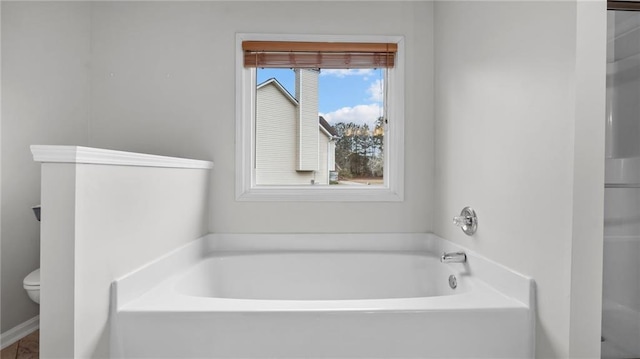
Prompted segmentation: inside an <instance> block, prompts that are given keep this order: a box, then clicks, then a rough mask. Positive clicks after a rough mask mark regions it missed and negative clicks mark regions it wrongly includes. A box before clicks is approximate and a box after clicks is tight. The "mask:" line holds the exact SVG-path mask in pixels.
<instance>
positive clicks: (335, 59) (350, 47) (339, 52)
mask: <svg viewBox="0 0 640 359" xmlns="http://www.w3.org/2000/svg"><path fill="white" fill-rule="evenodd" d="M242 50H243V51H244V66H245V67H272V68H322V69H363V68H386V67H393V66H394V64H395V59H396V53H397V52H398V44H395V43H362V42H292V41H243V42H242Z"/></svg>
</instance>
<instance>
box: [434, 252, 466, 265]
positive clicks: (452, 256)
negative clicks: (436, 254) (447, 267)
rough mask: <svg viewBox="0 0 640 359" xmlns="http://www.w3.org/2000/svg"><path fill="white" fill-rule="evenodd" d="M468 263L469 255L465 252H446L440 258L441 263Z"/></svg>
mask: <svg viewBox="0 0 640 359" xmlns="http://www.w3.org/2000/svg"><path fill="white" fill-rule="evenodd" d="M466 261H467V255H466V254H465V253H464V252H450V253H446V252H445V253H442V257H440V262H442V263H465V262H466Z"/></svg>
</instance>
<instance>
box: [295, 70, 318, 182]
mask: <svg viewBox="0 0 640 359" xmlns="http://www.w3.org/2000/svg"><path fill="white" fill-rule="evenodd" d="M318 74H319V73H318V71H315V70H305V69H302V70H301V69H297V70H296V99H298V102H299V103H300V108H299V116H300V117H299V121H298V133H299V136H300V142H299V144H298V146H299V147H298V161H299V162H298V167H297V170H298V171H317V170H318V169H319V160H320V158H319V155H318V142H319V132H318Z"/></svg>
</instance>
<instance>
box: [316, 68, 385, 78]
mask: <svg viewBox="0 0 640 359" xmlns="http://www.w3.org/2000/svg"><path fill="white" fill-rule="evenodd" d="M370 75H373V69H322V71H320V76H335V77H339V78H342V77H345V76H365V77H366V76H370Z"/></svg>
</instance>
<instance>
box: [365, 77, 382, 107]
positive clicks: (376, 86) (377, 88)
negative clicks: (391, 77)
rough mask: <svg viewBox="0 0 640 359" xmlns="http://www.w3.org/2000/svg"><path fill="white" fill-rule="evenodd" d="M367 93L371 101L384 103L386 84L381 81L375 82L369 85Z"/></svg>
mask: <svg viewBox="0 0 640 359" xmlns="http://www.w3.org/2000/svg"><path fill="white" fill-rule="evenodd" d="M367 93H368V94H369V101H373V102H380V103H382V102H383V101H384V82H383V81H382V80H380V79H378V80H375V81H373V82H372V83H371V85H369V88H368V89H367Z"/></svg>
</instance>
